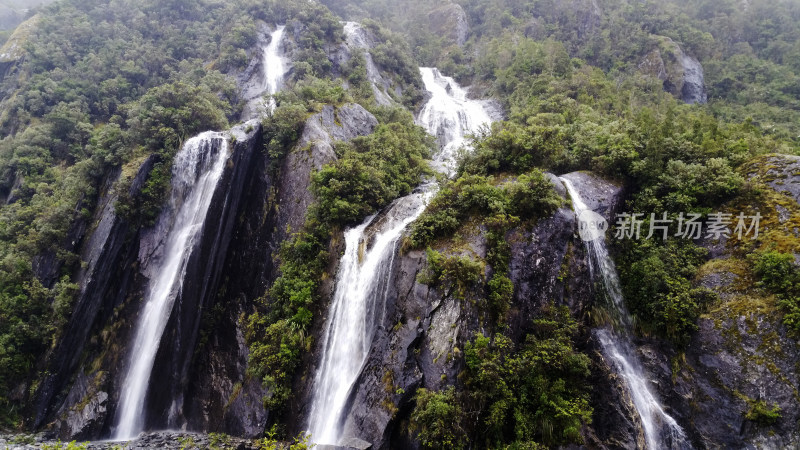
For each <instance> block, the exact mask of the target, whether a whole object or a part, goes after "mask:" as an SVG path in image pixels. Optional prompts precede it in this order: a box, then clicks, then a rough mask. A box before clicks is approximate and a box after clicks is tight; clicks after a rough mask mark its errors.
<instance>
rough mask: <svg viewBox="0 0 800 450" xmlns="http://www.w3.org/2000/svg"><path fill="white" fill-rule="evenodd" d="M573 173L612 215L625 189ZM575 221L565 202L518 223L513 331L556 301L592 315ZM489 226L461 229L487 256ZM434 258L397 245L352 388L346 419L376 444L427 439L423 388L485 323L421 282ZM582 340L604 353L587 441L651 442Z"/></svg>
mask: <svg viewBox="0 0 800 450" xmlns="http://www.w3.org/2000/svg"><path fill="white" fill-rule="evenodd" d="M568 177H569V178H570V179H571V180H573V182H574V183H577V184H579V185H580V188H581V189H582V190H583V191H585V192H587V193H588V197H589V198H590V203H591V205H592V207H593V208H595V209H596V210H598V211H600V212H602V213H603V214H605V215H606V216H607V217H608V216H609V215H610V214H611V213H612V211H614V210H615V209H616V208H617V207H618V204H619V203H620V202H621V190H620V189H619V188H618V187H616V186H614V185H612V184H610V183H608V182H606V181H604V180H602V179H600V178H598V177H596V176H594V175H591V174H588V173H574V174H570V175H569V176H568ZM550 178H551V180H552V181H554V183H558V184H557V185H556V186H555V187H556V189H557V192H559V193H560V194H561V195H562V196H564V195H566V191H565V189H563V186H561V184H560V183H561V182H560V181H559V180H558V178H556V177H554V176H550ZM576 226H577V224H576V218H575V215H574V213H573V212H572V211H571V210H570V209H568V208H562V209H559V210H558V211H557V212H556V213H555V214H554V215H553V216H552V217H549V218H546V219H543V220H540V221H539V222H538V223H537V224H536V225H535V226H533V227H532V228H517V229H514V230H511V231H510V232H509V235H508V236H507V239H508V241H509V242H510V243H511V254H512V258H511V262H510V271H509V276H510V278H511V280H512V282H513V283H514V295H513V300H512V305H511V310H510V312H509V315H508V322H509V330H508V331H507V332H506V333H507V335H508V336H509V337H510V338H511V339H512V340H514V341H519V340H520V339H522V338H524V336H525V335H526V334H527V332H529V330H530V327H531V320H530V319H531V317H535V316H536V315H537V314H539V313H540V312H541V308H542V307H543V306H544V305H547V304H549V303H550V302H554V303H556V304H566V305H568V306H569V307H570V309H571V311H572V312H573V314H574V315H575V316H576V317H578V318H583V317H584V316H585V313H586V311H587V310H588V307H589V306H590V305H591V301H592V298H593V284H592V283H591V281H590V278H589V269H588V265H587V260H586V255H585V252H584V247H583V245H582V242H581V241H580V239H579V238H578V236H577V229H576ZM484 232H485V230H481V229H478V230H476V231H474V232H465V231H463V230H462V232H461V234H462V240H463V242H464V246H465V247H466V248H467V249H468V250H466V251H467V252H469V253H472V254H475V255H476V256H479V257H485V255H486V241H485V237H484V235H483V234H484ZM439 250H440V251H444V252H448V251H449V250H448V249H447V248H441V249H439ZM425 265H426V261H425V253H424V252H422V251H418V250H411V251H407V252H404V251H402V250H398V253H397V254H396V256H395V260H394V265H393V268H392V271H391V275H390V277H389V280H388V282H389V289H388V291H387V297H386V300H385V301H386V304H385V308H386V312H385V315H384V319H383V321H382V322H381V323H380V325H379V327H378V328H377V329H376V332H375V337H374V341H373V345H372V349H371V351H370V354H369V356H368V358H367V361H366V363H365V366H364V369H363V371H362V373H361V375H360V377H359V379H358V380H357V382H356V383H355V388H354V390H353V391H354V392H352V393H351V399H350V403H349V404H350V406H349V413H348V414H347V417H346V419H345V422H344V436H345V437H346V438H357V439H363V440H365V441H368V442H373V443H374V444H375V447H376V448H389V447H395V446H398V445H401V446H403V447H409V448H415V447H416V446H418V445H419V443H418V442H415V438H414V437H413V436H411V435H409V434H408V433H409V431H408V419H409V416H410V413H411V411H412V410H413V397H414V394H415V392H416V390H417V389H419V388H421V387H424V388H426V389H432V390H440V389H442V388H444V387H446V386H448V385H451V384H457V377H458V374H459V372H460V371H461V370H463V366H462V358H461V357H460V355H461V351H462V349H463V348H464V344H465V343H466V342H467V341H469V340H471V339H473V338H474V336H475V333H477V332H481V331H483V330H484V329H485V328H484V327H485V324H484V323H483V320H484V319H482V318H481V315H480V313H479V311H478V310H477V309H476V307H475V305H473V304H472V303H471V302H469V301H463V300H460V299H459V298H457V297H454V296H453V295H449V294H447V293H443V292H440V291H439V290H438V289H433V288H430V287H429V286H426V285H423V284H420V283H419V282H418V281H417V276H418V274H419V273H420V271H422V270H423V269H424V268H425ZM583 345H585V346H586V351H587V352H588V353H589V354H590V355H592V358H593V360H594V361H595V364H594V365H593V369H592V377H593V380H594V381H595V382H596V384H597V386H598V389H597V391H596V392H595V398H594V399H593V400H594V401H593V404H594V405H596V410H595V411H596V415H595V418H594V419H595V420H596V421H597V423H599V424H601V425H602V429H601V428H600V427H597V426H593V427H591V428H587V429H586V430H585V431H584V435H585V437H586V441H587V443H590V444H591V445H593V446H596V447H626V448H632V447H635V446H636V445H637V444H643V442H644V438H643V435H642V433H641V431H640V430H641V427H640V424H639V422H638V416H637V415H636V413H635V410H634V409H633V407H632V404H631V401H630V399H629V398H626V397H625V395H626V394H625V390H624V389H623V388H622V386H621V381H620V380H618V379H616V377H615V376H614V375H613V373H611V372H610V370H609V366H608V365H607V364H605V362H604V361H603V359H602V354H601V353H600V352H599V351H598V350H597V348H598V347H597V344H596V343H593V342H592V341H591V339H589V337H588V335H587V338H586V341H585V343H584V344H583ZM310 371H311V372H313V366H312V368H311V369H310ZM302 413H304V412H302V411H301V414H302ZM305 413H307V411H306V412H305ZM401 443H402V444H401Z"/></svg>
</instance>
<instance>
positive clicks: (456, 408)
mask: <svg viewBox="0 0 800 450" xmlns="http://www.w3.org/2000/svg"><path fill="white" fill-rule="evenodd" d="M414 399H415V400H416V402H417V404H416V406H415V408H414V413H413V414H412V415H411V429H412V431H416V432H417V433H419V434H418V437H419V441H420V443H421V444H422V445H423V447H425V448H442V449H445V448H453V449H461V448H465V447H466V444H467V435H466V431H464V429H463V428H462V426H461V424H462V423H464V420H465V418H466V417H465V414H464V411H463V410H462V408H461V405H460V404H459V402H458V399H457V397H456V391H455V388H454V387H453V386H450V387H449V388H447V389H446V390H444V391H441V392H432V391H428V390H427V389H419V390H418V391H417V394H416V396H415V397H414Z"/></svg>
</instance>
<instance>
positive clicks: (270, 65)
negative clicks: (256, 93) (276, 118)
mask: <svg viewBox="0 0 800 450" xmlns="http://www.w3.org/2000/svg"><path fill="white" fill-rule="evenodd" d="M285 28H286V26H285V25H280V26H278V27H277V28H275V31H274V32H273V33H272V38H271V39H270V41H269V45H268V46H267V47H266V48H264V60H263V68H262V70H263V72H264V89H263V93H264V94H269V95H270V96H272V95H275V93H276V92H278V89H280V87H281V83H282V82H283V74H284V73H286V67H285V66H284V63H283V54H282V53H281V41H282V40H283V31H284V29H285ZM267 108H268V110H269V111H270V112H271V111H273V110H274V109H275V99H274V98H272V97H270V99H269V103H268V104H267Z"/></svg>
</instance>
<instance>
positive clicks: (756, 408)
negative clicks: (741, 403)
mask: <svg viewBox="0 0 800 450" xmlns="http://www.w3.org/2000/svg"><path fill="white" fill-rule="evenodd" d="M749 403H750V409H749V410H748V411H747V414H745V416H744V418H745V419H747V420H752V421H753V422H755V423H757V424H759V425H762V426H770V425H775V424H776V423H777V422H778V421H779V420H780V419H781V408H780V407H778V405H774V406H773V407H772V408H770V407H769V406H767V403H766V402H765V401H764V400H757V401H756V400H751V401H749Z"/></svg>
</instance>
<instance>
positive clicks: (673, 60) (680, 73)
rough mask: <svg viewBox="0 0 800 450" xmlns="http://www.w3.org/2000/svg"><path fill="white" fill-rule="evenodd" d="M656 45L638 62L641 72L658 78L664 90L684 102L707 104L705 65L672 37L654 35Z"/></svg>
mask: <svg viewBox="0 0 800 450" xmlns="http://www.w3.org/2000/svg"><path fill="white" fill-rule="evenodd" d="M654 39H655V41H654V44H653V45H654V46H655V47H656V48H654V49H653V50H652V51H651V52H650V53H648V54H647V55H646V56H645V57H644V58H643V60H642V61H641V62H640V63H639V71H641V72H642V73H644V74H645V75H649V76H652V77H655V78H658V79H659V80H661V81H662V82H663V83H664V90H666V91H667V92H669V93H671V94H672V95H674V96H675V97H677V98H679V99H681V100H682V101H683V102H685V103H689V104H691V103H706V101H707V100H708V97H707V95H706V88H705V78H704V75H703V66H702V65H701V64H700V62H699V61H697V59H696V58H695V57H693V56H691V55H689V54H687V53H686V52H684V51H683V49H682V48H681V47H680V45H678V44H677V43H676V42H675V41H673V40H672V39H670V38H668V37H665V36H655V38H654Z"/></svg>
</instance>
